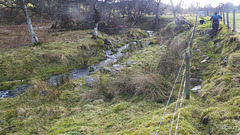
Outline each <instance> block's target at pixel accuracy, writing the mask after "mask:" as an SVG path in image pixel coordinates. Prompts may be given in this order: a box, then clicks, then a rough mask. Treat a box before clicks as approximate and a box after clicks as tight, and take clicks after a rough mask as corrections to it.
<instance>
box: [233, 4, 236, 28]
mask: <svg viewBox="0 0 240 135" xmlns="http://www.w3.org/2000/svg"><path fill="white" fill-rule="evenodd" d="M235 21H236V20H235V8H234V9H233V31H235V30H236V22H235Z"/></svg>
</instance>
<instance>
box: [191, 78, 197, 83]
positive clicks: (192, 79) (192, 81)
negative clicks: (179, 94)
mask: <svg viewBox="0 0 240 135" xmlns="http://www.w3.org/2000/svg"><path fill="white" fill-rule="evenodd" d="M190 82H191V83H197V82H198V80H197V79H195V78H190Z"/></svg>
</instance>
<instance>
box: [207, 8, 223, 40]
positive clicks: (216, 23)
mask: <svg viewBox="0 0 240 135" xmlns="http://www.w3.org/2000/svg"><path fill="white" fill-rule="evenodd" d="M219 18H220V19H221V20H222V16H220V15H218V14H217V12H215V13H214V16H212V17H211V19H210V20H211V21H212V28H213V32H212V36H215V35H217V31H218V26H219Z"/></svg>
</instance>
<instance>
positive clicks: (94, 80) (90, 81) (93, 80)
mask: <svg viewBox="0 0 240 135" xmlns="http://www.w3.org/2000/svg"><path fill="white" fill-rule="evenodd" d="M99 81H100V80H99V79H98V78H97V77H89V76H88V77H86V78H85V86H87V87H94V86H95V85H96V84H97V83H99Z"/></svg>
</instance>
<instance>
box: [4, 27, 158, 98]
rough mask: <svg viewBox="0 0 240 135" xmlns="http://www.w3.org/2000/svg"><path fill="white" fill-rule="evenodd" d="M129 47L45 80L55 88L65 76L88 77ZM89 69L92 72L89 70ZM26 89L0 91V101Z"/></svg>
mask: <svg viewBox="0 0 240 135" xmlns="http://www.w3.org/2000/svg"><path fill="white" fill-rule="evenodd" d="M146 32H147V33H148V34H149V36H150V37H152V36H153V33H154V32H153V31H146ZM129 45H130V44H125V45H124V46H122V47H120V48H118V49H117V50H118V51H117V53H116V54H113V52H112V51H111V50H107V51H105V56H106V60H104V61H102V62H99V63H97V64H95V65H92V66H89V67H88V68H85V69H74V70H72V71H70V72H68V73H63V74H60V75H55V76H52V77H51V78H50V79H49V80H47V82H48V83H49V84H50V85H52V86H57V85H58V84H60V83H61V80H62V79H63V78H65V77H67V76H69V78H70V79H73V80H76V79H79V78H82V77H85V76H88V75H89V74H90V73H94V72H97V71H98V70H100V69H101V68H103V67H105V66H108V65H109V64H112V63H116V62H117V60H118V59H119V58H121V57H122V56H123V53H122V51H123V50H126V49H127V48H128V46H129ZM90 68H91V69H93V70H90ZM90 71H91V72H90ZM28 88H30V86H27V85H25V84H23V85H21V86H18V87H17V88H16V89H14V90H3V91H0V99H1V98H6V97H11V98H14V97H16V96H17V95H20V94H22V93H23V92H25V91H26V90H27V89H28Z"/></svg>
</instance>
